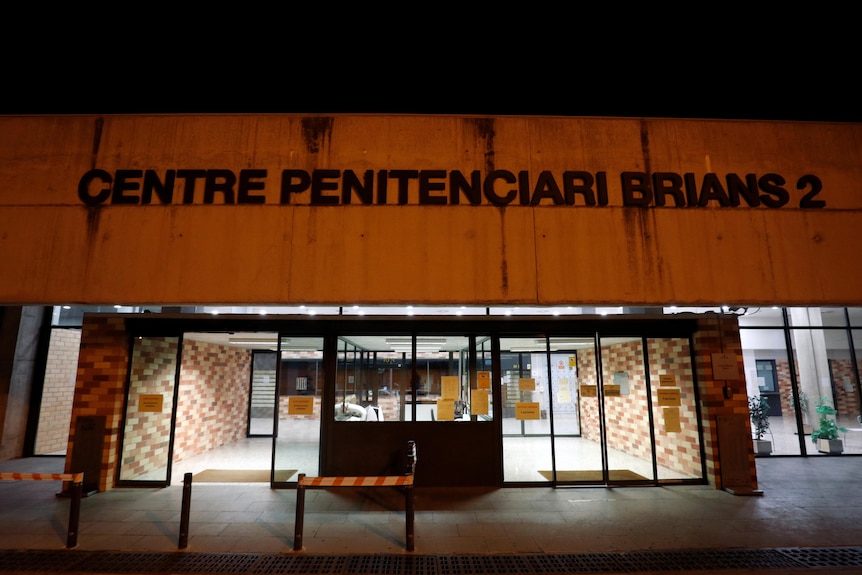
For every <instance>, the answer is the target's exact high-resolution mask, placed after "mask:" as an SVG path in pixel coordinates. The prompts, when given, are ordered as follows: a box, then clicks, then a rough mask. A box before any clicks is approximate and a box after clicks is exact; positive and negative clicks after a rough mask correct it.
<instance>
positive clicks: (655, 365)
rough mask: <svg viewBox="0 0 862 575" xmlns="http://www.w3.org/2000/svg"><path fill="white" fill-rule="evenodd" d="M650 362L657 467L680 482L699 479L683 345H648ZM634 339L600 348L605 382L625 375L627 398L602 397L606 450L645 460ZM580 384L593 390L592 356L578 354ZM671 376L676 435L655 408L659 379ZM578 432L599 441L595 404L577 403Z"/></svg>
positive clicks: (639, 352) (639, 348) (644, 417)
mask: <svg viewBox="0 0 862 575" xmlns="http://www.w3.org/2000/svg"><path fill="white" fill-rule="evenodd" d="M648 345H649V359H650V388H651V390H652V395H651V405H652V409H653V417H654V421H655V426H654V428H655V442H656V460H657V463H658V465H659V466H660V467H664V468H666V469H670V470H672V471H674V472H676V473H678V474H680V475H681V476H683V477H700V475H701V467H702V466H701V455H700V443H699V441H698V429H697V412H696V410H695V396H694V380H693V378H692V371H691V355H690V351H689V347H688V342H687V340H683V339H653V340H648ZM643 358H644V354H643V345H642V343H641V341H640V340H638V341H633V342H627V343H622V344H617V345H610V346H607V347H603V348H602V364H603V367H604V381H605V383H613V381H614V374H615V373H618V372H621V373H625V374H626V376H627V378H628V384H629V393H627V394H621V395H619V396H608V397H606V398H605V404H604V409H605V419H606V421H607V426H606V433H607V442H608V447H611V448H613V449H618V450H620V451H622V452H624V453H628V454H630V455H634V456H636V457H639V458H642V459H651V457H652V454H651V444H650V422H649V417H648V410H647V385H646V374H645V370H644V366H643V361H644V360H643ZM578 374H579V380H578V383H579V384H580V385H596V383H597V382H596V377H595V353H594V352H593V351H592V350H590V351H586V352H584V351H581V352H579V353H578ZM661 374H671V375H674V376H675V378H676V387H679V388H680V395H681V398H680V403H681V405H680V406H679V412H680V428H681V431H679V432H677V431H666V430H665V426H664V412H663V407H662V406H660V405H659V403H658V388H659V375H661ZM581 416H582V420H581V426H582V427H581V433H582V435H583V436H584V437H586V438H589V439H592V440H594V441H598V440H599V411H598V400H597V398H593V397H582V398H581Z"/></svg>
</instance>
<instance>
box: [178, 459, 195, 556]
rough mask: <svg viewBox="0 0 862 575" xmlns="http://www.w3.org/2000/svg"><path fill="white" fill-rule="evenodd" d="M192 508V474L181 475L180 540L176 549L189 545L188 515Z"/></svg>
mask: <svg viewBox="0 0 862 575" xmlns="http://www.w3.org/2000/svg"><path fill="white" fill-rule="evenodd" d="M191 509H192V474H191V473H186V474H184V475H183V504H182V511H181V512H180V541H179V544H178V545H177V549H185V548H186V547H188V546H189V515H190V514H191Z"/></svg>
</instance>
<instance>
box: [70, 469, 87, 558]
mask: <svg viewBox="0 0 862 575" xmlns="http://www.w3.org/2000/svg"><path fill="white" fill-rule="evenodd" d="M83 491H84V478H83V474H81V477H79V478H78V480H77V481H75V482H73V483H72V485H71V486H70V492H71V493H70V495H71V496H72V500H71V501H70V502H69V531H68V533H67V534H66V548H67V549H72V548H73V547H77V546H78V523H79V522H80V519H81V497H82V494H83Z"/></svg>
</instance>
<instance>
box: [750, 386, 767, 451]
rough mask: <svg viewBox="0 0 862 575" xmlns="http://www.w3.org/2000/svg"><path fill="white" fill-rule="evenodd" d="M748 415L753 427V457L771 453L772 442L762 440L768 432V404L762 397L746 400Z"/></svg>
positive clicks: (752, 397)
mask: <svg viewBox="0 0 862 575" xmlns="http://www.w3.org/2000/svg"><path fill="white" fill-rule="evenodd" d="M748 413H749V417H751V425H752V426H753V430H754V431H753V434H752V435H753V437H752V442H753V444H754V455H755V456H757V457H761V456H764V455H769V454H771V453H772V442H771V441H769V440H768V439H764V436H765V435H766V432H767V431H769V403H768V402H767V401H766V398H765V397H763V396H762V395H757V396H751V397H749V398H748Z"/></svg>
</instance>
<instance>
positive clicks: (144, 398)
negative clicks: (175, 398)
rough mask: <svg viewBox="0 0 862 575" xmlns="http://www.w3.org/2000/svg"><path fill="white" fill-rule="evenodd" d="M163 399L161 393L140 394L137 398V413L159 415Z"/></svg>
mask: <svg viewBox="0 0 862 575" xmlns="http://www.w3.org/2000/svg"><path fill="white" fill-rule="evenodd" d="M163 406H164V397H163V396H162V394H161V393H142V394H141V395H139V396H138V411H144V412H149V413H161V412H162V408H163Z"/></svg>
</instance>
